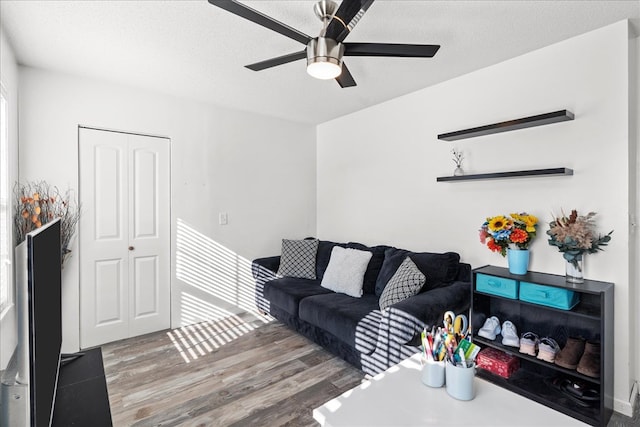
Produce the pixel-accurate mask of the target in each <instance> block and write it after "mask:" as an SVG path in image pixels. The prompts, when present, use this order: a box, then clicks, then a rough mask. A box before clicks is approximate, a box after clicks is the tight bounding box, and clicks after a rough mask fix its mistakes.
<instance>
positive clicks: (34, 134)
mask: <svg viewBox="0 0 640 427" xmlns="http://www.w3.org/2000/svg"><path fill="white" fill-rule="evenodd" d="M167 83H168V84H169V83H170V82H167ZM78 125H85V126H93V127H98V128H107V129H112V130H122V131H130V132H138V133H143V134H151V135H158V136H166V137H169V138H170V139H171V150H172V166H171V191H172V194H171V228H172V242H171V246H172V249H171V250H172V261H171V263H172V280H171V285H172V322H171V323H172V326H174V327H176V326H180V325H182V324H185V323H189V322H193V321H197V320H202V319H205V318H209V317H213V316H215V315H222V314H224V313H227V312H229V311H230V312H234V311H238V306H242V303H243V302H246V301H244V300H246V298H247V291H248V289H247V287H249V286H251V280H250V272H249V261H250V260H251V259H253V258H254V257H258V256H266V255H271V254H276V253H279V251H280V239H281V238H282V237H285V236H291V237H305V236H307V235H312V234H314V232H315V209H316V205H315V203H316V195H315V192H314V189H315V130H314V128H313V127H312V126H310V125H301V124H296V123H293V122H287V121H283V120H278V119H273V118H267V117H266V116H260V115H255V114H247V113H241V112H237V111H231V110H225V109H221V108H217V107H213V106H209V105H205V104H200V103H196V102H191V101H186V100H182V99H178V98H173V97H169V96H164V95H159V94H154V93H150V92H146V91H142V90H137V89H133V88H128V87H123V86H119V85H115V84H110V83H106V82H99V81H94V80H88V79H83V78H80V77H78V76H70V75H63V74H58V73H54V72H49V71H43V70H38V69H33V68H24V67H21V68H20V178H21V180H47V181H48V182H49V183H51V184H53V185H57V186H58V187H60V188H61V189H66V188H67V187H70V188H72V189H74V190H77V189H78V136H77V134H78ZM219 212H227V213H228V215H229V224H228V225H226V226H219V225H218V213H219ZM81 232H82V231H81ZM178 240H180V241H181V242H182V243H181V245H182V246H179V245H178V243H177V241H178ZM76 243H77V240H76ZM195 244H197V245H198V247H199V249H206V253H207V255H208V256H210V258H198V259H193V254H190V253H189V251H188V248H186V247H185V245H186V246H189V245H195ZM72 249H73V256H72V258H71V260H70V262H69V265H68V266H65V270H64V272H63V313H64V319H63V328H64V331H63V340H64V342H63V351H66V352H70V351H77V350H78V346H79V333H78V331H79V320H78V319H79V302H78V301H79V292H80V286H81V284H80V283H79V277H78V276H79V270H78V260H79V256H78V255H79V250H78V248H77V247H72ZM200 252H203V251H200ZM177 254H182V255H181V256H182V258H180V260H177ZM80 256H81V253H80ZM185 257H191V258H190V259H185ZM177 269H181V271H182V273H176V270H177ZM196 270H197V271H196ZM194 271H195V273H196V275H197V276H198V278H199V279H198V280H197V281H193V280H192V279H190V277H191V275H190V273H191V272H194Z"/></svg>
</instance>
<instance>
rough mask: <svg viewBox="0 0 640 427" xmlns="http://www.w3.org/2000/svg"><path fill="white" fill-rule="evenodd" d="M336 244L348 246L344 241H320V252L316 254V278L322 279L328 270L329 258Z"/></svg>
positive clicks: (342, 246)
mask: <svg viewBox="0 0 640 427" xmlns="http://www.w3.org/2000/svg"><path fill="white" fill-rule="evenodd" d="M334 246H340V247H341V248H344V247H346V246H347V245H345V244H344V243H336V242H330V241H328V240H319V241H318V254H317V255H316V279H318V280H322V278H323V277H324V272H325V271H327V266H328V265H329V259H331V250H332V249H333V247H334ZM356 249H357V248H356Z"/></svg>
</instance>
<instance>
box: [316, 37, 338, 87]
mask: <svg viewBox="0 0 640 427" xmlns="http://www.w3.org/2000/svg"><path fill="white" fill-rule="evenodd" d="M343 54H344V45H343V44H341V43H337V42H336V41H335V40H332V39H327V38H324V37H318V38H315V39H312V40H311V41H310V42H309V44H308V45H307V73H309V75H310V76H312V77H315V78H316V79H322V80H329V79H335V78H336V77H338V76H339V75H340V73H342V55H343Z"/></svg>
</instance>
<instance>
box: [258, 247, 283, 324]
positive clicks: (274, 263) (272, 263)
mask: <svg viewBox="0 0 640 427" xmlns="http://www.w3.org/2000/svg"><path fill="white" fill-rule="evenodd" d="M278 267H280V257H279V256H272V257H266V258H258V259H254V260H253V262H252V263H251V273H252V274H253V278H254V279H256V295H255V296H256V307H257V308H258V310H260V311H261V312H263V313H269V311H270V307H271V304H270V303H269V301H268V300H267V299H266V298H265V297H264V285H265V283H267V282H270V281H271V280H273V279H276V278H277V277H278V276H277V272H278Z"/></svg>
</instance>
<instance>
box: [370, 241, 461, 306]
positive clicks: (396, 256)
mask: <svg viewBox="0 0 640 427" xmlns="http://www.w3.org/2000/svg"><path fill="white" fill-rule="evenodd" d="M407 256H409V257H410V258H411V261H413V262H414V264H415V265H416V267H418V270H420V271H421V272H422V273H423V274H424V275H425V276H426V278H427V281H426V283H425V285H424V287H423V289H422V292H426V291H428V290H430V289H433V288H436V287H438V286H440V285H441V284H443V283H450V282H453V281H454V280H455V279H456V276H457V275H458V268H459V266H460V255H458V254H457V253H455V252H445V253H442V254H437V253H431V252H410V251H408V250H406V249H397V248H389V249H387V250H386V251H385V252H384V262H383V263H382V268H381V269H380V273H379V274H378V278H377V279H376V295H378V296H380V295H382V291H383V290H384V287H385V286H386V285H387V283H388V282H389V280H390V279H391V277H392V276H393V275H394V274H395V272H396V270H397V269H398V267H399V266H400V264H402V261H404V259H405V258H406V257H407Z"/></svg>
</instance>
